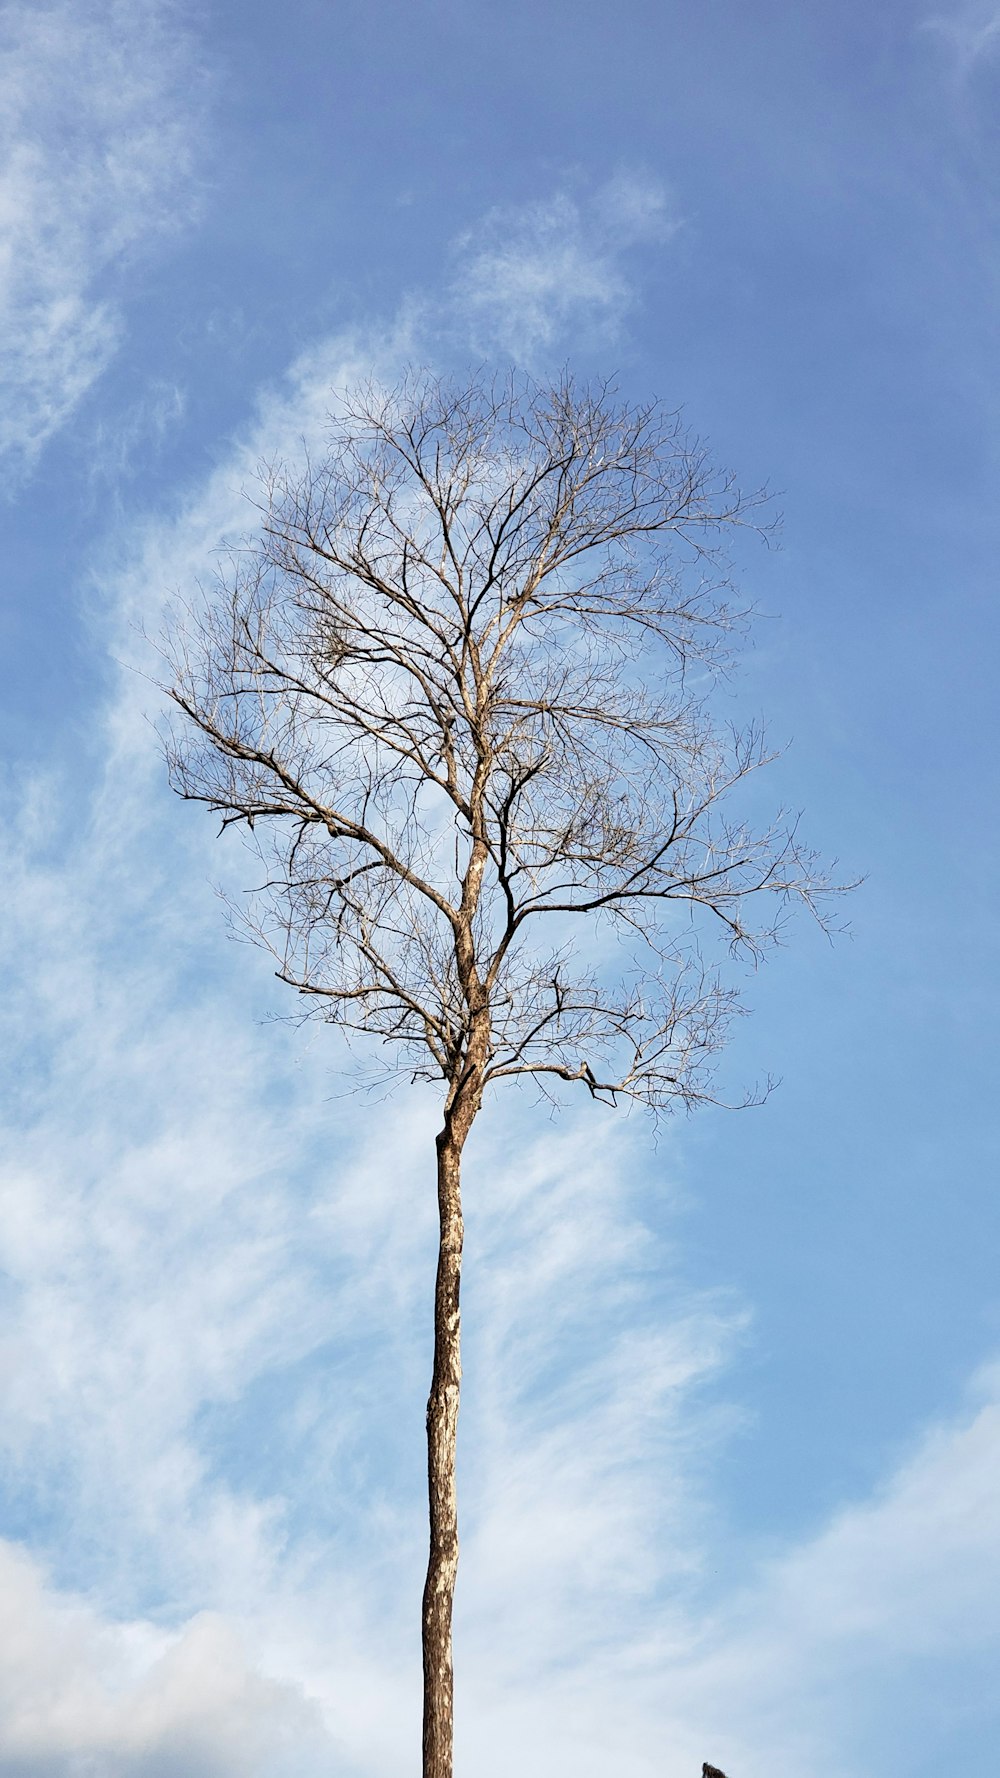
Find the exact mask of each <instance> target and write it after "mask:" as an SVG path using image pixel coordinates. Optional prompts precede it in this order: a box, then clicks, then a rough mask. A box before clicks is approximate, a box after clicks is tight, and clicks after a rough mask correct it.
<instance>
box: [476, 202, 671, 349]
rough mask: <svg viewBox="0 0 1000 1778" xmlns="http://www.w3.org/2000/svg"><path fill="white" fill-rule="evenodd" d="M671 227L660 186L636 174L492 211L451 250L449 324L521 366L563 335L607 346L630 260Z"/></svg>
mask: <svg viewBox="0 0 1000 1778" xmlns="http://www.w3.org/2000/svg"><path fill="white" fill-rule="evenodd" d="M677 227H678V223H677V219H676V216H675V214H674V212H673V208H672V205H671V202H670V199H669V196H668V194H667V192H666V190H665V189H664V187H663V186H662V185H661V184H660V183H659V182H658V181H656V180H653V179H651V178H649V177H645V176H640V175H636V174H625V173H622V174H619V175H618V176H616V177H615V178H613V179H610V180H608V182H607V183H606V184H604V185H602V186H600V187H598V188H597V189H596V190H594V191H591V192H588V193H582V194H577V195H574V194H573V193H571V192H569V191H566V190H563V191H556V192H554V193H553V194H552V195H551V196H550V197H547V198H541V199H538V200H536V201H534V202H532V203H528V204H524V205H501V206H499V207H498V208H496V209H495V210H491V211H490V212H489V214H488V215H487V216H486V217H484V219H483V221H482V222H481V223H480V224H479V225H478V226H477V227H476V228H474V229H471V230H469V231H468V232H467V233H466V234H465V235H463V236H462V237H460V239H459V240H458V241H457V242H456V244H455V255H456V260H457V267H456V272H455V277H454V282H453V285H452V291H451V302H452V305H453V308H454V313H455V316H456V318H457V322H458V325H459V326H461V327H464V328H465V329H466V330H467V331H468V333H469V334H470V336H471V338H472V341H473V345H474V347H475V349H477V350H480V351H495V350H498V349H499V350H500V351H502V352H506V353H509V354H510V356H511V357H513V358H516V359H517V360H518V361H519V362H520V363H522V364H524V363H534V362H537V361H538V359H539V358H540V357H542V356H544V355H546V354H547V353H549V352H550V351H551V350H552V349H553V348H554V347H555V348H558V345H559V342H560V341H561V340H562V341H564V340H565V338H566V336H567V335H568V334H570V333H572V334H573V335H574V336H575V337H576V338H577V339H578V340H579V339H581V338H582V342H583V343H590V344H593V343H594V342H595V341H601V342H605V343H606V342H609V341H614V340H615V339H617V338H618V336H619V334H620V330H621V327H622V323H623V320H624V317H625V315H626V314H627V312H628V310H629V309H630V308H631V307H632V305H633V303H634V301H635V300H636V296H635V286H634V284H633V281H632V279H631V277H630V275H629V268H628V258H629V254H630V253H631V252H632V250H633V249H635V248H637V247H641V246H644V245H649V244H652V243H655V242H657V241H663V240H666V239H668V238H669V236H670V235H671V234H672V233H674V231H675V230H676V228H677Z"/></svg>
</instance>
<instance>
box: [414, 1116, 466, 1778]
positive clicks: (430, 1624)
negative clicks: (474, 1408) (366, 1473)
mask: <svg viewBox="0 0 1000 1778" xmlns="http://www.w3.org/2000/svg"><path fill="white" fill-rule="evenodd" d="M461 1154H462V1142H461V1140H460V1139H459V1138H457V1134H456V1131H455V1129H454V1125H453V1123H452V1121H451V1119H450V1118H449V1119H448V1120H447V1121H446V1123H445V1127H444V1129H443V1130H442V1131H441V1132H440V1134H439V1136H438V1138H437V1185H438V1217H439V1228H440V1238H439V1245H438V1266H437V1284H436V1288H435V1293H434V1372H433V1377H432V1379H431V1392H430V1396H429V1398H428V1402H427V1489H428V1501H429V1506H430V1557H429V1560H428V1563H427V1580H426V1582H425V1584H424V1599H423V1619H422V1646H423V1660H424V1738H423V1778H452V1746H453V1704H452V1695H453V1667H452V1650H451V1616H452V1604H453V1601H454V1597H455V1577H456V1575H457V1572H458V1496H457V1492H456V1483H455V1449H456V1435H457V1432H458V1403H459V1391H460V1388H461V1381H462V1355H461V1317H460V1312H459V1289H460V1284H461V1274H462V1237H463V1224H462V1192H461Z"/></svg>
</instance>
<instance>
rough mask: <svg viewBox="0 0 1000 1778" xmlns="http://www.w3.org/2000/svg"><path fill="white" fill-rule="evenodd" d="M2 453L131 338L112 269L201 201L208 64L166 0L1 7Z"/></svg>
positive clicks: (34, 437) (56, 0) (63, 411)
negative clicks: (199, 148)
mask: <svg viewBox="0 0 1000 1778" xmlns="http://www.w3.org/2000/svg"><path fill="white" fill-rule="evenodd" d="M0 47H2V69H0V335H2V339H3V345H2V347H0V410H2V418H0V453H2V454H4V455H6V456H8V458H9V459H10V461H11V462H12V464H13V465H14V466H15V468H16V467H17V466H18V465H29V466H30V464H31V463H32V461H33V460H34V459H35V458H36V457H37V455H38V452H39V451H40V450H41V449H42V447H43V445H44V444H45V442H46V440H47V439H49V438H50V437H51V436H52V434H53V433H54V432H56V431H57V430H58V429H59V427H60V426H62V425H63V424H64V423H65V421H66V420H67V418H68V417H69V415H70V414H71V413H72V411H73V409H74V408H75V407H76V406H77V404H78V403H79V401H80V400H81V399H82V397H83V396H84V395H85V394H86V392H87V390H88V389H89V388H90V387H91V385H92V384H93V383H94V381H95V380H96V378H97V377H99V376H100V375H101V373H102V371H103V370H104V369H105V368H106V366H107V365H108V363H109V362H110V359H111V358H112V356H113V354H114V352H115V350H116V348H117V345H118V343H119V340H120V338H121V333H122V326H123V323H122V319H121V315H120V313H119V310H118V308H117V306H116V301H115V270H116V268H117V267H119V266H120V265H121V263H122V261H123V259H124V258H125V256H127V255H128V254H130V253H133V252H135V251H136V250H137V249H138V248H140V247H141V246H142V245H143V244H145V243H146V242H148V241H149V240H150V238H152V237H154V236H155V235H157V234H160V233H162V232H163V231H164V230H165V229H170V228H173V227H175V226H177V224H178V223H179V222H180V221H182V220H185V219H186V218H187V217H188V216H189V215H190V213H191V209H192V203H193V183H192V175H193V157H194V152H195V145H196V140H197V134H198V132H197V127H196V126H197V119H196V112H195V108H194V105H193V102H192V94H193V92H194V90H195V89H196V87H197V73H196V70H195V68H194V65H193V61H192V58H191V56H190V53H189V50H188V48H187V46H186V44H185V43H184V40H183V37H182V35H181V34H180V33H179V32H178V31H177V30H176V29H174V28H173V27H172V26H171V23H170V19H169V15H168V14H167V13H166V12H165V11H164V9H163V7H162V6H161V5H160V4H158V0H82V3H79V4H77V3H73V4H69V3H68V0H51V3H50V4H47V5H46V4H38V3H36V0H31V3H28V4H24V3H21V4H16V3H15V4H11V5H8V6H6V7H5V8H4V10H3V13H2V16H0Z"/></svg>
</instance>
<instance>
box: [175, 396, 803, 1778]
mask: <svg viewBox="0 0 1000 1778" xmlns="http://www.w3.org/2000/svg"><path fill="white" fill-rule="evenodd" d="M257 504H258V507H259V517H260V523H259V526H257V528H256V529H255V532H254V535H253V538H252V539H251V541H250V542H249V543H248V545H247V547H246V548H245V549H243V550H242V551H238V552H236V553H235V554H234V555H233V557H232V559H231V560H230V561H229V563H228V566H227V567H226V568H224V569H223V571H222V572H221V573H220V574H219V576H218V579H217V583H216V584H215V585H214V586H213V587H212V588H210V589H209V590H208V591H207V592H205V593H204V594H203V596H202V597H201V599H200V600H198V601H196V602H195V603H194V604H192V605H189V606H187V607H186V608H185V609H184V611H183V612H182V613H181V614H180V615H179V617H178V620H177V622H176V624H175V625H174V627H173V629H172V632H171V636H170V639H169V641H168V643H167V651H168V656H169V659H170V663H171V666H170V678H169V681H168V690H169V694H170V697H171V698H172V700H173V704H174V706H175V707H176V712H177V717H176V720H175V721H174V723H173V725H172V728H171V731H170V736H169V738H168V755H169V764H170V769H171V774H172V782H173V784H174V786H175V787H176V789H177V790H178V791H179V792H180V794H181V795H182V796H184V797H189V798H193V799H195V800H197V801H200V802H203V803H206V804H207V805H208V806H209V807H210V808H211V809H213V810H214V811H216V812H217V813H218V814H219V815H221V817H222V824H223V826H224V827H228V826H229V825H231V824H233V823H237V824H241V825H242V826H243V827H244V829H245V830H247V831H248V832H249V833H250V834H251V835H252V836H253V843H254V844H255V845H256V846H257V847H258V848H259V850H260V852H261V854H262V856H263V857H264V859H265V860H266V869H267V881H266V885H265V887H264V889H263V891H262V893H261V895H260V896H259V897H258V898H257V900H256V902H255V904H254V906H255V909H256V912H255V914H254V915H253V916H252V921H253V927H254V932H255V936H256V937H257V938H259V939H260V940H261V941H262V942H263V943H264V944H265V945H267V946H269V947H270V948H271V949H272V950H273V951H274V952H275V954H276V956H277V958H278V973H279V975H280V976H281V978H282V980H284V981H286V982H288V983H290V984H291V985H292V986H293V987H295V988H296V989H298V991H299V993H300V994H302V995H304V996H308V997H310V998H311V999H312V1000H313V1001H314V1002H315V1005H316V1009H317V1010H318V1011H319V1012H320V1014H321V1015H322V1016H323V1017H325V1018H327V1019H329V1020H330V1021H332V1022H335V1023H337V1024H338V1025H340V1026H341V1027H343V1028H344V1029H346V1030H347V1031H348V1032H361V1033H364V1034H365V1035H366V1036H367V1037H369V1038H376V1039H380V1040H381V1042H382V1044H383V1045H384V1046H388V1048H387V1051H386V1050H383V1051H382V1052H381V1053H382V1054H385V1053H388V1054H389V1055H390V1057H391V1058H394V1059H395V1060H394V1061H393V1062H392V1064H391V1065H392V1067H393V1068H395V1067H398V1068H399V1069H400V1070H403V1071H406V1072H408V1073H409V1074H410V1075H411V1076H412V1077H413V1078H414V1079H417V1078H421V1079H427V1080H432V1081H436V1082H440V1084H441V1091H442V1098H443V1121H442V1125H441V1128H440V1131H439V1133H438V1136H437V1139H436V1142H437V1197H438V1208H439V1215H440V1245H439V1254H438V1265H437V1284H436V1291H435V1300H434V1365H433V1378H432V1382H431V1389H430V1398H429V1401H428V1405H427V1441H428V1482H429V1501H430V1559H429V1563H428V1569H427V1580H426V1585H425V1589H424V1596H423V1620H422V1625H423V1665H424V1725H423V1771H424V1778H450V1774H451V1771H452V1691H453V1684H452V1641H451V1619H452V1600H453V1595H454V1588H455V1576H456V1569H457V1563H458V1519H457V1508H456V1488H455V1439H456V1427H457V1419H458V1406H459V1385H460V1378H461V1365H460V1345H459V1279H460V1270H461V1259H462V1233H463V1225H462V1203H461V1191H460V1168H461V1159H462V1151H463V1148H464V1146H465V1143H466V1139H467V1137H468V1135H469V1131H470V1129H471V1127H472V1124H473V1121H474V1119H475V1118H476V1117H477V1115H478V1113H479V1111H480V1108H481V1106H482V1104H483V1099H484V1095H485V1094H486V1091H487V1089H488V1088H490V1087H492V1086H493V1085H494V1084H495V1083H497V1082H500V1081H503V1080H508V1079H511V1078H516V1077H523V1076H527V1077H529V1078H530V1079H531V1080H532V1081H533V1082H535V1083H536V1085H537V1086H539V1087H540V1088H541V1089H542V1090H543V1091H547V1092H549V1093H550V1094H552V1093H557V1092H558V1091H560V1090H561V1088H562V1087H563V1085H565V1084H567V1083H579V1084H580V1085H581V1086H582V1087H583V1088H584V1089H585V1090H586V1091H587V1092H588V1093H590V1094H591V1095H592V1096H593V1097H594V1098H596V1099H600V1100H603V1101H605V1102H610V1103H618V1102H619V1101H635V1102H638V1103H639V1104H640V1105H642V1106H645V1107H648V1108H651V1109H652V1110H653V1111H654V1112H658V1111H662V1110H665V1109H669V1108H671V1107H673V1106H677V1105H687V1106H690V1105H693V1104H695V1103H697V1102H698V1101H699V1100H701V1099H703V1098H705V1097H707V1096H710V1095H711V1064H712V1059H713V1056H714V1054H715V1052H716V1051H717V1049H718V1048H719V1046H720V1043H721V1041H722V1038H723V1036H724V1034H725V1030H726V1026H727V1022H728V1019H729V1017H730V1015H731V1014H732V1012H733V1011H734V1010H735V995H734V990H733V989H732V987H730V986H727V985H726V984H725V981H724V979H723V978H722V977H720V975H719V974H718V973H717V970H716V969H715V968H714V967H713V966H712V964H711V959H710V958H708V956H707V953H706V939H707V938H708V936H709V934H710V933H711V932H712V931H713V930H714V933H715V934H717V935H718V937H720V938H721V939H722V940H723V941H724V946H725V947H726V948H728V951H729V952H731V953H735V954H736V955H737V956H739V955H743V956H744V957H747V958H750V959H756V958H757V957H758V956H759V955H760V954H761V952H762V950H763V949H764V948H765V947H766V946H767V944H768V942H769V941H770V940H772V939H773V938H774V936H775V933H776V918H780V915H781V912H782V910H783V909H784V908H786V907H787V905H788V904H789V903H790V902H796V901H798V902H805V903H807V904H809V905H810V906H814V905H815V899H816V896H817V893H818V892H819V891H820V890H821V889H822V887H823V885H822V883H821V882H820V880H819V878H818V876H817V872H816V868H815V864H814V861H813V859H812V857H811V856H809V855H806V854H805V853H804V852H803V850H802V849H801V847H800V845H799V843H798V841H797V839H796V836H795V832H794V827H789V826H788V825H787V824H786V823H785V822H783V821H781V820H779V821H778V822H777V823H776V825H774V826H773V827H769V828H767V829H766V831H761V830H759V829H755V828H753V827H752V826H751V825H749V824H748V823H747V822H746V821H745V820H744V819H742V818H741V817H740V815H739V813H738V812H737V813H733V812H731V811H732V804H733V800H734V799H733V792H734V791H736V790H737V789H738V787H739V786H740V784H741V782H742V781H743V780H744V779H745V778H746V777H747V775H748V774H749V773H751V772H753V771H754V770H755V769H756V768H757V767H758V766H760V765H761V764H762V763H764V761H765V758H766V755H765V751H764V747H763V743H762V739H761V736H760V734H759V733H758V732H757V731H756V730H751V731H750V732H748V733H733V732H730V731H729V730H728V729H726V728H725V727H724V726H723V725H721V724H719V723H718V722H716V721H715V720H713V718H712V715H711V711H710V708H709V705H708V702H707V698H708V693H709V689H710V686H711V683H712V676H713V670H714V668H715V667H717V665H718V661H719V657H720V653H721V652H723V651H724V649H725V647H726V642H727V636H728V632H729V631H730V629H731V628H732V624H733V621H734V620H733V618H732V615H731V613H730V611H729V610H728V608H727V605H726V601H725V578H724V573H723V572H722V569H721V568H720V561H721V557H720V554H719V549H720V545H721V542H722V540H723V538H724V534H725V533H726V531H727V530H728V529H729V528H730V527H733V526H735V525H739V524H741V523H746V522H754V518H755V513H756V509H757V507H758V505H759V501H758V499H757V497H756V496H754V497H750V498H747V497H744V496H743V495H741V493H740V492H739V490H738V489H737V487H736V486H735V484H734V483H733V481H732V479H731V478H730V477H728V476H725V475H720V474H718V473H717V472H716V471H715V470H714V469H713V467H712V464H711V462H710V461H709V458H708V456H707V454H706V452H705V450H704V449H703V448H702V446H701V445H700V444H699V443H698V442H697V441H696V440H694V439H692V438H691V437H690V436H689V434H688V433H687V432H686V430H685V428H684V426H683V424H682V422H681V420H680V418H679V417H678V416H677V415H676V414H672V413H670V412H667V411H665V410H664V409H662V408H661V407H660V406H659V405H657V404H653V405H649V406H642V407H635V406H630V405H628V404H624V403H622V402H621V401H619V400H618V398H617V396H616V394H615V392H614V390H613V389H610V388H608V387H607V386H598V387H582V386H578V385H576V384H574V382H573V381H572V380H571V379H569V378H568V377H567V378H564V379H562V380H560V381H558V382H556V383H555V384H554V385H553V386H545V387H542V386H540V385H538V384H536V383H534V382H532V381H529V380H527V379H524V378H520V377H510V378H507V379H503V380H497V381H490V380H488V379H487V378H484V377H478V378H474V379H473V380H472V381H471V382H470V383H469V384H468V385H467V386H457V385H451V384H448V383H445V382H441V381H438V380H436V379H434V378H432V377H430V376H427V375H423V374H413V375H411V376H410V377H408V378H407V380H406V381H405V382H404V383H403V384H402V385H401V386H400V387H398V388H396V389H395V390H393V391H391V392H388V393H387V392H385V391H380V390H378V389H375V388H369V389H367V390H366V391H365V392H364V393H363V394H362V395H360V396H359V397H357V398H356V399H354V400H353V401H352V402H351V403H349V404H348V405H347V407H346V409H345V410H344V411H342V412H341V414H340V416H339V417H338V418H337V419H336V420H335V421H331V432H330V438H329V445H328V448H327V449H326V450H325V452H324V454H323V456H322V459H321V460H320V461H312V462H306V464H305V466H304V467H302V468H298V469H295V470H290V469H288V468H286V467H282V466H276V467H271V468H270V469H267V470H265V471H262V474H261V491H260V495H259V498H258V501H257ZM581 922H585V923H586V926H587V929H588V936H587V937H586V940H585V942H584V934H583V932H582V930H581Z"/></svg>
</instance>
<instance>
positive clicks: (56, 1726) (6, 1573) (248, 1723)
mask: <svg viewBox="0 0 1000 1778" xmlns="http://www.w3.org/2000/svg"><path fill="white" fill-rule="evenodd" d="M333 1751H334V1750H333V1747H332V1746H331V1743H330V1741H329V1739H328V1737H327V1736H326V1735H325V1734H324V1733H323V1731H322V1728H321V1725H320V1722H319V1718H318V1715H317V1712H316V1710H315V1708H313V1707H311V1706H310V1705H309V1704H308V1703H307V1701H306V1699H305V1698H304V1696H303V1694H302V1691H301V1688H295V1687H292V1686H288V1685H283V1684H279V1683H277V1682H276V1681H274V1680H273V1679H268V1678H266V1677H264V1676H262V1675H261V1674H260V1673H259V1672H257V1671H256V1670H255V1669H254V1667H253V1666H252V1664H251V1662H250V1661H249V1659H248V1657H247V1653H246V1650H245V1649H244V1647H243V1646H242V1645H241V1642H240V1639H239V1637H238V1636H237V1634H236V1633H235V1631H234V1630H233V1628H232V1627H231V1626H230V1625H228V1624H226V1623H225V1622H224V1621H223V1620H222V1619H220V1618H219V1617H217V1616H215V1615H213V1614H211V1613H202V1614H200V1615H199V1616H197V1617H196V1618H194V1619H192V1621H191V1622H190V1623H189V1624H187V1625H186V1626H185V1628H184V1629H183V1630H182V1631H181V1632H179V1633H166V1632H164V1631H163V1630H160V1629H158V1628H157V1627H156V1626H155V1625H153V1624H151V1623H149V1622H145V1621H142V1620H137V1621H131V1622H130V1621H122V1622H113V1621H111V1620H109V1619H107V1618H102V1617H101V1616H100V1614H99V1613H98V1612H97V1611H95V1610H94V1608H93V1607H92V1606H91V1605H90V1604H88V1603H87V1601H86V1600H84V1599H82V1598H79V1597H74V1596H73V1595H72V1594H66V1593H59V1592H58V1591H56V1590H55V1589H54V1588H52V1587H51V1585H50V1584H48V1583H47V1581H46V1579H45V1576H44V1575H43V1573H42V1572H41V1571H40V1569H39V1568H38V1567H37V1565H36V1564H35V1563H34V1562H32V1561H31V1559H30V1558H29V1557H28V1556H27V1555H26V1554H25V1553H24V1552H23V1551H19V1550H17V1549H14V1548H12V1547H11V1546H10V1545H9V1544H3V1543H0V1773H2V1774H3V1778H70V1775H71V1774H72V1775H73V1778H78V1775H82V1774H86V1773H92V1774H94V1775H95V1778H96V1775H97V1774H99V1775H100V1778H257V1775H258V1774H259V1778H276V1775H279V1774H280V1775H281V1778H301V1774H302V1773H303V1772H308V1771H316V1772H319V1771H320V1770H323V1769H325V1770H327V1771H330V1770H331V1769H332V1770H336V1769H337V1768H336V1767H333V1766H332V1764H331V1755H332V1754H333ZM340 1769H341V1770H343V1767H342V1766H341V1768H340Z"/></svg>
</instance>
